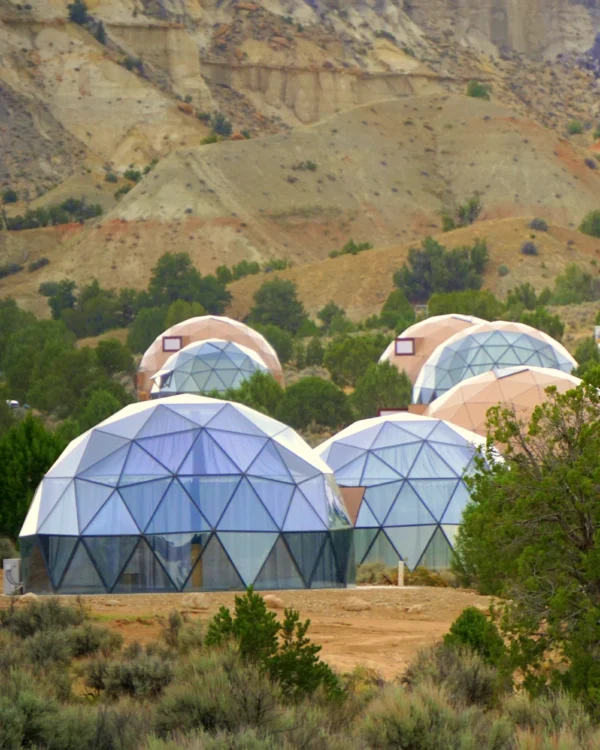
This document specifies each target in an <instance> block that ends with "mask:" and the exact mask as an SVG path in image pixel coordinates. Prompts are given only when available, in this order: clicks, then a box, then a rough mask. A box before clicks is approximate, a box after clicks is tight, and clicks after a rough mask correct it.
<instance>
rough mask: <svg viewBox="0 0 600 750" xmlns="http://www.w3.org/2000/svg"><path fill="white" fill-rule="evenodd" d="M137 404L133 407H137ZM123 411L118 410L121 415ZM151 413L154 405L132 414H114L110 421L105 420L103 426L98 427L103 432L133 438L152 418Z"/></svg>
mask: <svg viewBox="0 0 600 750" xmlns="http://www.w3.org/2000/svg"><path fill="white" fill-rule="evenodd" d="M137 406H138V405H136V407H133V408H137ZM121 413H122V412H118V414H119V415H121ZM151 415H152V407H150V406H148V407H147V408H145V409H141V410H140V411H138V412H133V413H132V414H131V415H130V416H113V417H112V418H111V420H110V422H107V421H104V422H102V427H100V428H96V429H100V430H102V432H107V433H109V434H110V435H118V436H119V437H124V438H128V439H129V440H133V439H134V438H135V436H136V435H137V434H138V433H139V431H140V430H141V429H142V428H143V427H144V425H145V424H146V422H147V421H148V420H149V419H150V416H151Z"/></svg>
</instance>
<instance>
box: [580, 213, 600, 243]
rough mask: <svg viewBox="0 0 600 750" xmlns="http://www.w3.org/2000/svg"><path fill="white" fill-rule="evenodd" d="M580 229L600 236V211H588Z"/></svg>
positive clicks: (584, 232)
mask: <svg viewBox="0 0 600 750" xmlns="http://www.w3.org/2000/svg"><path fill="white" fill-rule="evenodd" d="M579 231H580V232H583V234H589V235H590V236H591V237H600V211H599V210H596V211H590V212H589V213H587V214H586V215H585V217H584V219H583V221H582V222H581V224H580V225H579Z"/></svg>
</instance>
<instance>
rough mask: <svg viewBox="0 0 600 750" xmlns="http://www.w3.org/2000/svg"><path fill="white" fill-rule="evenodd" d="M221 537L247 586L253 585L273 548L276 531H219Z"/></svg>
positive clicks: (226, 550) (224, 546)
mask: <svg viewBox="0 0 600 750" xmlns="http://www.w3.org/2000/svg"><path fill="white" fill-rule="evenodd" d="M218 536H219V539H220V540H221V544H222V545H223V548H224V549H225V552H227V554H228V555H229V557H230V558H231V560H232V562H233V564H234V566H235V568H236V570H237V572H238V573H239V574H240V577H241V579H242V580H243V581H244V583H245V584H246V586H251V585H252V584H253V583H254V579H255V578H256V576H257V575H258V572H259V571H260V569H261V568H262V566H263V563H264V562H265V560H266V559H267V555H268V554H269V552H270V551H271V549H272V548H273V545H274V544H275V540H276V539H277V534H276V533H273V534H271V533H263V532H258V533H257V532H250V533H239V532H235V531H234V532H228V531H219V534H218Z"/></svg>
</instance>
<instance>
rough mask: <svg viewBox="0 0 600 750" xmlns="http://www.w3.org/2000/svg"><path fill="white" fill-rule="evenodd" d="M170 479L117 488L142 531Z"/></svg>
mask: <svg viewBox="0 0 600 750" xmlns="http://www.w3.org/2000/svg"><path fill="white" fill-rule="evenodd" d="M172 481H173V480H172V479H171V478H170V477H167V478H166V479H157V480H155V481H154V482H144V483H142V484H130V485H129V486H128V487H120V488H119V494H120V495H121V497H122V498H123V500H124V501H125V505H126V506H127V507H128V509H129V512H130V513H131V515H132V516H133V518H134V519H135V522H136V523H137V525H138V526H139V528H140V529H141V530H142V531H143V530H144V529H145V528H146V526H147V525H148V521H149V520H150V519H151V518H152V514H153V513H154V511H155V510H156V507H157V506H158V504H159V502H160V501H161V499H162V497H163V495H164V494H165V492H166V491H167V488H168V486H169V485H170V484H171V482H172Z"/></svg>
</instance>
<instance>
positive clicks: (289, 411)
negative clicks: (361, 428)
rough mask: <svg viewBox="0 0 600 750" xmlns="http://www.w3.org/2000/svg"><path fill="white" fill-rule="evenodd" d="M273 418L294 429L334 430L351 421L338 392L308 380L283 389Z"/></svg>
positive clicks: (343, 396) (331, 386)
mask: <svg viewBox="0 0 600 750" xmlns="http://www.w3.org/2000/svg"><path fill="white" fill-rule="evenodd" d="M275 416H276V417H277V419H280V420H284V421H285V423H286V424H289V425H290V426H292V427H294V428H296V429H305V428H306V427H308V426H309V425H311V424H315V425H317V426H320V427H330V428H332V429H336V428H338V427H341V426H345V425H347V424H349V423H350V422H351V421H352V409H351V407H350V403H349V401H348V397H347V396H346V394H345V393H344V391H343V390H342V389H341V388H338V386H336V385H335V384H334V383H332V382H331V381H329V380H324V379H323V378H319V377H313V376H310V377H305V378H301V379H300V380H298V381H297V382H296V383H294V384H293V385H290V386H288V387H287V388H286V389H285V391H284V393H283V398H282V399H281V401H280V403H279V406H278V408H277V412H276V414H275Z"/></svg>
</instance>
